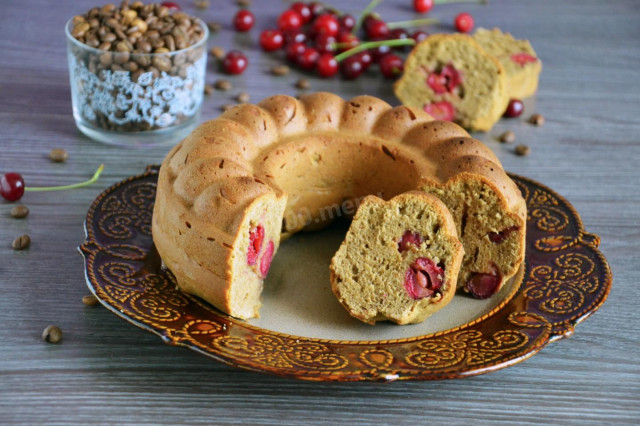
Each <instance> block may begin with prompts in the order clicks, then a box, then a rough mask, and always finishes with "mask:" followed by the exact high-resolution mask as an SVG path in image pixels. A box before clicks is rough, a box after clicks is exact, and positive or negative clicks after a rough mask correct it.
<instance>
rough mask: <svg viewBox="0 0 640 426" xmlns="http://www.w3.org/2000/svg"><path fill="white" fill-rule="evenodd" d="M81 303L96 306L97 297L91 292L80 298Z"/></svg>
mask: <svg viewBox="0 0 640 426" xmlns="http://www.w3.org/2000/svg"><path fill="white" fill-rule="evenodd" d="M82 303H84V304H85V305H87V306H96V305H97V304H98V303H99V302H98V298H97V297H95V296H94V295H93V294H89V295H87V296H84V297H83V298H82Z"/></svg>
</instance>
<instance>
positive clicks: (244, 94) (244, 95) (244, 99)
mask: <svg viewBox="0 0 640 426" xmlns="http://www.w3.org/2000/svg"><path fill="white" fill-rule="evenodd" d="M250 99H251V96H249V94H248V93H247V92H241V93H239V94H238V96H237V97H236V100H237V101H238V102H239V103H241V104H246V103H247V102H249V100H250Z"/></svg>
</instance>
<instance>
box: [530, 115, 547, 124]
mask: <svg viewBox="0 0 640 426" xmlns="http://www.w3.org/2000/svg"><path fill="white" fill-rule="evenodd" d="M529 123H531V124H534V125H536V126H542V125H543V124H544V116H543V115H541V114H533V115H532V116H531V117H530V118H529Z"/></svg>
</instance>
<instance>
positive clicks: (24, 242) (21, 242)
mask: <svg viewBox="0 0 640 426" xmlns="http://www.w3.org/2000/svg"><path fill="white" fill-rule="evenodd" d="M30 245H31V238H29V236H28V235H27V234H24V235H21V236H19V237H18V238H16V239H15V240H13V243H12V244H11V247H13V249H14V250H24V249H27V248H29V246H30Z"/></svg>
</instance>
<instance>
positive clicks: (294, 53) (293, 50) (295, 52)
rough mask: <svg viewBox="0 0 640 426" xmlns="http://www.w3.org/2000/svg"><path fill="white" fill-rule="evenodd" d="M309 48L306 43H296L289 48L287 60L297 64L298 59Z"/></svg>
mask: <svg viewBox="0 0 640 426" xmlns="http://www.w3.org/2000/svg"><path fill="white" fill-rule="evenodd" d="M306 48H307V46H305V44H304V43H300V42H295V43H291V44H290V45H288V46H287V60H288V61H289V62H296V61H297V60H298V57H299V56H300V55H302V53H303V52H304V51H305V49H306Z"/></svg>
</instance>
